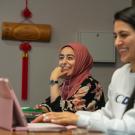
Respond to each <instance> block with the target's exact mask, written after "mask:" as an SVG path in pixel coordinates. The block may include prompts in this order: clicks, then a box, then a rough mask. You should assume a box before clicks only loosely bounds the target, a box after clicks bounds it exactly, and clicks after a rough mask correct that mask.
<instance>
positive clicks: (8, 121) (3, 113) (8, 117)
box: [0, 78, 27, 130]
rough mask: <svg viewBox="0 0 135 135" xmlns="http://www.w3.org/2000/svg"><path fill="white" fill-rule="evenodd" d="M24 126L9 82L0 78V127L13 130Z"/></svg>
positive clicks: (24, 120)
mask: <svg viewBox="0 0 135 135" xmlns="http://www.w3.org/2000/svg"><path fill="white" fill-rule="evenodd" d="M26 126H27V121H26V119H25V116H24V114H23V112H22V110H21V107H20V104H19V102H18V100H17V97H16V96H15V93H14V91H13V89H12V88H11V86H10V84H9V80H8V79H5V78H0V127H1V128H5V129H8V130H13V129H14V128H16V127H26Z"/></svg>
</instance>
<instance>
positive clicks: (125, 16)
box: [114, 6, 135, 29]
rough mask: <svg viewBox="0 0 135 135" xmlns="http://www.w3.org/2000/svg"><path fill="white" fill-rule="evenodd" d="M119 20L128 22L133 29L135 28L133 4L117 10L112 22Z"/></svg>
mask: <svg viewBox="0 0 135 135" xmlns="http://www.w3.org/2000/svg"><path fill="white" fill-rule="evenodd" d="M117 20H120V21H124V22H126V23H128V24H129V25H130V26H131V27H132V28H133V29H135V6H133V7H127V8H125V9H123V10H121V11H118V12H116V13H115V15H114V22H115V21H117Z"/></svg>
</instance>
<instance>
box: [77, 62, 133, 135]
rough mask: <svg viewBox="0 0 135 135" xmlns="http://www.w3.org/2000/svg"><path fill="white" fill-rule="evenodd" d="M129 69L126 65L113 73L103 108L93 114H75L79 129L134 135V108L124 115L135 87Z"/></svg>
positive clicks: (82, 112) (80, 112) (84, 112)
mask: <svg viewBox="0 0 135 135" xmlns="http://www.w3.org/2000/svg"><path fill="white" fill-rule="evenodd" d="M130 69H131V68H130V64H126V65H124V66H123V67H121V68H119V69H117V70H116V71H115V72H114V74H113V76H112V79H111V83H110V85H109V88H108V101H107V103H106V105H105V107H103V108H102V109H101V110H97V111H95V112H86V111H78V112H77V113H76V114H78V115H79V120H78V121H77V125H78V126H79V127H85V128H88V129H89V130H99V131H103V132H106V131H107V130H108V129H111V130H121V131H124V132H128V133H135V107H134V108H133V109H130V110H128V111H127V112H126V113H124V111H125V109H126V106H127V103H128V100H129V97H130V96H131V94H132V92H133V89H134V87H135V73H131V72H130ZM123 113H124V114H123Z"/></svg>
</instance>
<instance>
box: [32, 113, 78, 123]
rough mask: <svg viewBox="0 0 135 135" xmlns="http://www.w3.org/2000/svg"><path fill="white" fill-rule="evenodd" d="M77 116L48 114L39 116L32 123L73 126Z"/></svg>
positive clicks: (72, 114) (73, 114) (71, 114)
mask: <svg viewBox="0 0 135 135" xmlns="http://www.w3.org/2000/svg"><path fill="white" fill-rule="evenodd" d="M78 119H79V116H78V115H77V114H75V113H71V112H49V113H46V114H43V115H40V116H39V117H37V118H36V119H34V120H33V121H32V122H33V123H37V122H51V123H56V124H62V125H75V124H76V122H77V120H78Z"/></svg>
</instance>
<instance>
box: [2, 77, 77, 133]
mask: <svg viewBox="0 0 135 135" xmlns="http://www.w3.org/2000/svg"><path fill="white" fill-rule="evenodd" d="M0 127H1V128H4V129H7V130H10V131H18V130H19V131H20V130H22V131H38V132H39V131H47V132H49V131H51V132H52V131H54V132H57V131H64V130H67V129H72V128H75V127H74V126H63V125H58V124H53V123H27V120H26V118H25V116H24V113H23V112H22V109H21V106H20V104H19V101H18V99H17V97H16V95H15V93H14V90H13V88H12V87H11V84H10V82H9V80H8V79H7V78H0Z"/></svg>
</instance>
